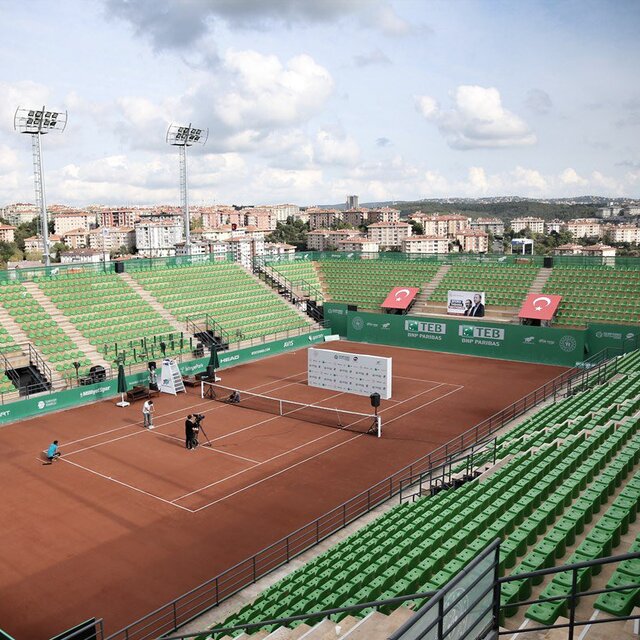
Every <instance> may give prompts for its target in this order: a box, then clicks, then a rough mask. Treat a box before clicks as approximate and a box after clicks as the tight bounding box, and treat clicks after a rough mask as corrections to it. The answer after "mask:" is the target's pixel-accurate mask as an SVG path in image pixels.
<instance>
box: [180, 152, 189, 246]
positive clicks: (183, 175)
mask: <svg viewBox="0 0 640 640" xmlns="http://www.w3.org/2000/svg"><path fill="white" fill-rule="evenodd" d="M179 148H180V196H181V199H182V215H183V217H184V248H185V251H186V253H187V255H188V256H190V255H191V221H190V219H189V196H188V193H187V146H186V144H185V145H181V146H180V147H179Z"/></svg>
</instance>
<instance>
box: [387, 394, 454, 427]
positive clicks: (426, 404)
mask: <svg viewBox="0 0 640 640" xmlns="http://www.w3.org/2000/svg"><path fill="white" fill-rule="evenodd" d="M443 384H445V383H443ZM462 389H464V386H460V387H458V388H457V389H454V390H453V391H447V393H445V394H444V395H443V396H438V397H437V398H434V399H433V400H429V402H425V403H424V404H421V405H420V406H419V407H416V408H415V409H411V411H405V412H404V413H403V414H402V415H399V416H397V417H396V418H391V420H385V421H384V422H383V423H382V424H383V426H384V427H385V428H386V426H387V425H388V424H390V423H392V422H395V421H396V420H400V418H404V417H406V416H408V415H409V414H410V413H413V412H414V411H417V410H418V409H422V408H423V407H426V406H428V405H430V404H433V403H434V402H438V400H442V398H446V397H447V396H450V395H451V394H452V393H457V392H458V391H460V390H462ZM418 395H421V394H418ZM414 397H416V398H417V397H418V396H414ZM380 413H382V411H381V412H380Z"/></svg>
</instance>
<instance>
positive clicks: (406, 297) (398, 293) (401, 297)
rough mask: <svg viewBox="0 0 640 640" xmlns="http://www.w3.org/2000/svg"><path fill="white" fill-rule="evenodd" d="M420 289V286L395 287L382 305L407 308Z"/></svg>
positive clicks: (391, 307)
mask: <svg viewBox="0 0 640 640" xmlns="http://www.w3.org/2000/svg"><path fill="white" fill-rule="evenodd" d="M419 291H420V289H419V288H418V287H394V288H393V289H391V291H390V292H389V295H388V296H387V297H386V299H385V301H384V302H383V303H382V305H381V306H382V308H383V309H406V308H407V307H408V306H409V305H410V304H411V302H413V299H414V298H415V297H416V296H417V295H418V292H419Z"/></svg>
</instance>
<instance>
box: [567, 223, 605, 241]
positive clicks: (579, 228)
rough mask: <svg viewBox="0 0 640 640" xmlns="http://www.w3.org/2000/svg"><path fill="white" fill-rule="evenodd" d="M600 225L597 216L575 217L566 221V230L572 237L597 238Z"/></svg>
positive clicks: (599, 232)
mask: <svg viewBox="0 0 640 640" xmlns="http://www.w3.org/2000/svg"><path fill="white" fill-rule="evenodd" d="M602 226H603V225H602V221H601V220H599V219H598V218H576V219H575V220H569V221H568V222H567V231H569V232H570V233H571V234H573V237H574V238H599V237H600V236H601V235H602Z"/></svg>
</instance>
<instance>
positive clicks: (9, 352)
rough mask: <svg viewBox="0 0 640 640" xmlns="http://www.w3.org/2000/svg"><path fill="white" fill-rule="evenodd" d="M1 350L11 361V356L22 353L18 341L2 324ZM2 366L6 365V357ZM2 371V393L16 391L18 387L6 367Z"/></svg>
mask: <svg viewBox="0 0 640 640" xmlns="http://www.w3.org/2000/svg"><path fill="white" fill-rule="evenodd" d="M0 351H1V352H2V354H3V355H4V356H6V357H7V358H8V359H9V362H11V356H16V355H21V354H22V349H20V347H19V346H18V345H17V344H16V341H15V340H14V339H13V336H11V334H10V333H9V332H8V331H7V330H6V329H5V328H4V327H3V326H0ZM0 367H4V359H3V361H2V363H0ZM1 371H2V373H1V376H2V377H1V378H0V394H2V393H10V392H12V391H15V390H16V388H15V386H14V384H13V382H11V379H10V378H9V377H8V376H7V374H6V372H5V371H4V369H1Z"/></svg>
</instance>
